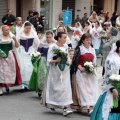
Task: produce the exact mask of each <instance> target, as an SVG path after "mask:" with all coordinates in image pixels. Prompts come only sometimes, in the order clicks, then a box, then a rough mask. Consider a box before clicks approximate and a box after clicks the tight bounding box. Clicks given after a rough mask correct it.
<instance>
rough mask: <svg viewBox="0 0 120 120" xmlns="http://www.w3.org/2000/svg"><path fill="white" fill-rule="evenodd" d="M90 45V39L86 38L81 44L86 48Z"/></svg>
mask: <svg viewBox="0 0 120 120" xmlns="http://www.w3.org/2000/svg"><path fill="white" fill-rule="evenodd" d="M91 43H92V39H91V37H87V38H86V39H85V40H83V44H84V46H85V47H87V48H88V47H90V46H91Z"/></svg>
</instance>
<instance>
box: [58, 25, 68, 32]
mask: <svg viewBox="0 0 120 120" xmlns="http://www.w3.org/2000/svg"><path fill="white" fill-rule="evenodd" d="M60 27H62V28H63V29H64V32H66V31H65V28H64V26H58V28H57V30H58V29H59V28H60ZM57 33H58V32H57Z"/></svg>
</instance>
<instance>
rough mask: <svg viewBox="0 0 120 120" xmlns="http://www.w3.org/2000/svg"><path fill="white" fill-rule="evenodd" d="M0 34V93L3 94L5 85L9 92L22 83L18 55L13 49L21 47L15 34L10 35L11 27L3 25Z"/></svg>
mask: <svg viewBox="0 0 120 120" xmlns="http://www.w3.org/2000/svg"><path fill="white" fill-rule="evenodd" d="M1 32H2V33H1V35H0V95H3V87H5V88H6V91H7V92H9V88H8V87H11V86H14V85H19V84H21V83H22V80H21V76H20V70H19V67H18V63H17V60H16V57H15V56H14V54H13V52H12V50H13V49H14V50H15V49H16V48H18V47H19V43H18V42H17V40H16V38H15V37H14V36H11V35H10V28H9V27H8V26H7V25H3V26H2V28H1Z"/></svg>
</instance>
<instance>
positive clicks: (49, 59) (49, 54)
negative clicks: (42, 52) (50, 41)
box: [47, 45, 54, 63]
mask: <svg viewBox="0 0 120 120" xmlns="http://www.w3.org/2000/svg"><path fill="white" fill-rule="evenodd" d="M53 48H54V46H53V45H51V46H50V47H49V49H48V55H47V62H48V63H50V61H51V60H52V59H53V57H54V54H53V52H52V50H53Z"/></svg>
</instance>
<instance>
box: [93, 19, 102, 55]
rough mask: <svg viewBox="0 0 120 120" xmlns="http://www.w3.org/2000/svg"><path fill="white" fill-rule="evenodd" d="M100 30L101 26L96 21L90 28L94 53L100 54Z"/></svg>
mask: <svg viewBox="0 0 120 120" xmlns="http://www.w3.org/2000/svg"><path fill="white" fill-rule="evenodd" d="M101 31H102V27H101V25H100V23H99V22H98V21H97V22H96V23H95V26H94V28H93V29H92V35H93V39H92V45H93V48H94V49H95V52H96V55H99V54H100V45H101V38H100V32H101Z"/></svg>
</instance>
